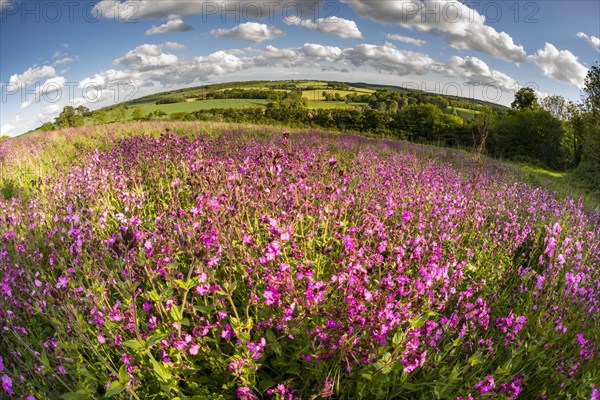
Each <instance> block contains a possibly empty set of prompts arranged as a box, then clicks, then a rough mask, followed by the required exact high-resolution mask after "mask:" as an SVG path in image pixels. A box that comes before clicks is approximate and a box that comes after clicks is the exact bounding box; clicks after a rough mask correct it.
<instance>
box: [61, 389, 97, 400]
mask: <svg viewBox="0 0 600 400" xmlns="http://www.w3.org/2000/svg"><path fill="white" fill-rule="evenodd" d="M60 398H61V399H63V400H88V399H89V398H90V396H89V395H88V394H87V393H85V392H84V391H83V390H78V391H76V392H69V393H65V394H62V395H60Z"/></svg>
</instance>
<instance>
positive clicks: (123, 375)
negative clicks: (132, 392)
mask: <svg viewBox="0 0 600 400" xmlns="http://www.w3.org/2000/svg"><path fill="white" fill-rule="evenodd" d="M119 382H121V383H122V384H123V385H127V384H128V383H129V373H128V372H127V365H125V364H123V365H121V368H119Z"/></svg>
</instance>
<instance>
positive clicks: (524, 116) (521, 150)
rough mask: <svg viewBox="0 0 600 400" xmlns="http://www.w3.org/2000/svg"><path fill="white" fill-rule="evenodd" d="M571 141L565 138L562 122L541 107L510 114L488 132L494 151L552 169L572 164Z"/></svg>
mask: <svg viewBox="0 0 600 400" xmlns="http://www.w3.org/2000/svg"><path fill="white" fill-rule="evenodd" d="M571 143H572V141H566V140H565V130H564V127H563V124H562V123H561V122H560V121H559V120H557V119H556V118H554V117H553V116H552V114H550V113H549V112H548V111H545V110H540V109H537V110H524V111H521V112H513V113H509V114H508V115H507V116H505V117H504V118H502V119H499V120H498V121H497V122H496V123H495V124H494V125H493V127H492V130H491V134H490V150H492V151H493V152H494V154H496V155H498V156H501V157H506V158H510V159H513V160H516V161H526V162H533V163H540V164H543V165H544V166H546V167H549V168H553V169H564V168H566V167H567V166H568V165H569V164H570V163H571V160H572V148H571Z"/></svg>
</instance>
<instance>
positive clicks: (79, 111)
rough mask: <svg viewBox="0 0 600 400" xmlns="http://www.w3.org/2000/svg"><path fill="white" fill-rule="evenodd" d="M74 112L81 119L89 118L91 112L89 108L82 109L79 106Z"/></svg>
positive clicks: (82, 107)
mask: <svg viewBox="0 0 600 400" xmlns="http://www.w3.org/2000/svg"><path fill="white" fill-rule="evenodd" d="M75 111H76V112H77V114H79V115H81V116H82V117H90V116H91V115H92V112H91V111H90V109H89V108H87V107H84V106H79V107H77V108H76V109H75Z"/></svg>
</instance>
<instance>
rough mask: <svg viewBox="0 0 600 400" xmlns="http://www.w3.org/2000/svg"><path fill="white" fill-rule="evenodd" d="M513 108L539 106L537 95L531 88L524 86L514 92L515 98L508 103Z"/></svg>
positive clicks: (526, 108) (524, 108) (532, 108)
mask: <svg viewBox="0 0 600 400" xmlns="http://www.w3.org/2000/svg"><path fill="white" fill-rule="evenodd" d="M510 106H511V107H512V108H513V109H514V110H519V111H524V110H535V109H536V108H539V106H540V105H539V104H538V100H537V96H536V94H535V91H534V90H533V89H532V88H529V87H524V88H521V89H519V91H518V92H517V93H516V94H515V100H514V101H513V102H512V104H511V105H510Z"/></svg>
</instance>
